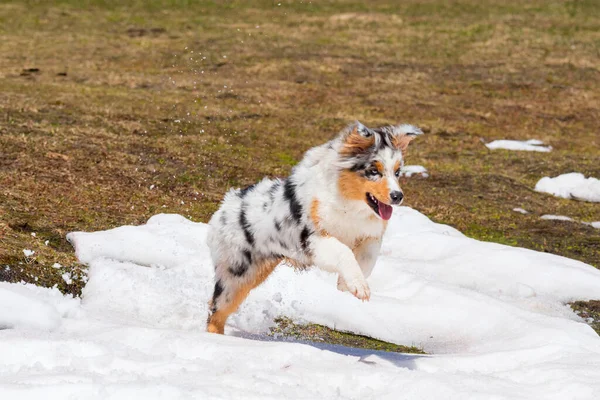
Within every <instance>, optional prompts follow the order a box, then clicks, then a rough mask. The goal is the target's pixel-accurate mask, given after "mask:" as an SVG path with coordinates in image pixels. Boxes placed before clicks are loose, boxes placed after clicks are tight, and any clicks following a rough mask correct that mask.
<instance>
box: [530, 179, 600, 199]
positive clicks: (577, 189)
mask: <svg viewBox="0 0 600 400" xmlns="http://www.w3.org/2000/svg"><path fill="white" fill-rule="evenodd" d="M535 191H536V192H544V193H550V194H552V195H554V196H557V197H563V198H565V199H576V200H582V201H590V202H600V180H598V179H596V178H592V177H590V178H586V177H585V176H584V175H583V174H580V173H577V172H571V173H569V174H563V175H559V176H557V177H554V178H550V177H548V176H547V177H544V178H542V179H540V180H539V181H538V183H537V184H536V185H535Z"/></svg>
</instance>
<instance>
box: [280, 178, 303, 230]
mask: <svg viewBox="0 0 600 400" xmlns="http://www.w3.org/2000/svg"><path fill="white" fill-rule="evenodd" d="M283 196H284V197H285V199H286V200H287V201H288V202H289V203H290V213H291V215H292V218H294V221H296V222H300V219H301V218H302V205H301V204H300V203H299V202H298V199H297V198H296V185H294V183H293V182H292V181H291V180H290V179H287V180H286V181H285V184H284V185H283Z"/></svg>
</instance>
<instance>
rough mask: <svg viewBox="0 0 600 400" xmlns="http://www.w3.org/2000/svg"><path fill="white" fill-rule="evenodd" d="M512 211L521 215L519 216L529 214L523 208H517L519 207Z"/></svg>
mask: <svg viewBox="0 0 600 400" xmlns="http://www.w3.org/2000/svg"><path fill="white" fill-rule="evenodd" d="M513 211H516V212H518V213H521V214H529V211H527V210H526V209H524V208H519V207H517V208H513Z"/></svg>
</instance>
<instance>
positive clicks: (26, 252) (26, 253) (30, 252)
mask: <svg viewBox="0 0 600 400" xmlns="http://www.w3.org/2000/svg"><path fill="white" fill-rule="evenodd" d="M23 254H25V257H31V256H32V255H34V254H35V251H33V250H29V249H23Z"/></svg>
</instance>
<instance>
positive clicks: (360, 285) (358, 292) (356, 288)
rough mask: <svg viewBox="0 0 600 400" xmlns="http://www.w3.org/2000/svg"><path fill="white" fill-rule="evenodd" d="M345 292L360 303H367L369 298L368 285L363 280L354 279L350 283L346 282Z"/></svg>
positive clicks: (369, 290)
mask: <svg viewBox="0 0 600 400" xmlns="http://www.w3.org/2000/svg"><path fill="white" fill-rule="evenodd" d="M338 288H339V283H338ZM346 290H347V291H349V292H350V293H352V294H353V295H354V297H356V298H357V299H359V300H362V301H369V299H370V298H371V289H369V284H368V283H367V281H366V280H364V279H354V280H352V281H350V282H346Z"/></svg>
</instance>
